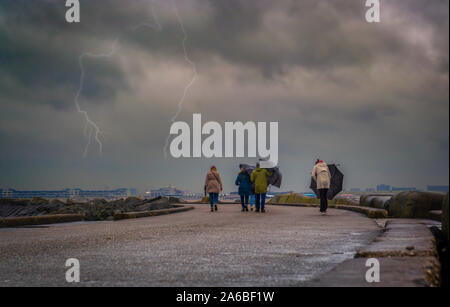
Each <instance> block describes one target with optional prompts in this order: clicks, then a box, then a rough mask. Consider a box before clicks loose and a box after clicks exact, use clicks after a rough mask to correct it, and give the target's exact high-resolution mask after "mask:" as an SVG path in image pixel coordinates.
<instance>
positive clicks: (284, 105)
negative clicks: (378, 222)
mask: <svg viewBox="0 0 450 307" xmlns="http://www.w3.org/2000/svg"><path fill="white" fill-rule="evenodd" d="M80 3H81V22H80V23H67V22H66V20H65V12H66V9H67V8H66V7H65V5H64V4H65V1H64V0H55V1H52V0H39V1H26V0H0V142H1V147H0V148H1V150H0V170H1V171H0V186H1V187H3V188H5V187H10V188H18V189H33V188H34V189H40V188H44V189H50V188H65V187H80V188H116V187H136V188H138V189H140V190H144V189H148V188H150V187H160V186H164V185H167V184H174V185H176V186H178V187H181V188H183V189H188V190H192V191H197V192H200V191H202V187H203V182H204V175H205V172H206V171H207V170H208V169H209V166H211V165H212V164H214V165H216V166H217V167H218V169H219V171H220V172H221V174H222V177H223V179H224V183H225V190H226V191H228V192H230V191H233V190H235V189H236V187H235V186H234V178H235V174H236V172H237V171H238V168H237V165H238V164H239V163H240V162H251V163H254V162H255V159H238V158H214V159H206V158H180V159H174V158H171V157H170V154H169V157H168V158H167V159H166V158H165V157H164V152H163V148H164V145H165V140H166V137H167V136H168V133H169V128H170V125H171V119H172V117H173V116H174V115H175V114H176V113H177V110H178V103H179V101H180V99H181V98H182V97H183V93H184V91H185V89H186V87H187V85H188V84H189V83H190V82H191V81H192V80H193V78H194V77H195V79H194V82H193V83H192V86H190V87H189V88H188V90H187V91H186V96H185V100H184V103H183V105H182V109H181V112H180V113H179V116H178V117H177V119H176V120H182V121H186V122H187V123H189V124H190V125H191V126H192V123H191V121H192V114H193V113H201V114H202V117H203V121H217V122H219V123H223V122H225V121H242V122H247V121H255V122H256V121H264V122H269V121H278V122H279V165H280V168H281V169H282V172H283V175H284V182H283V186H282V190H296V191H307V190H308V185H309V172H310V169H311V168H312V166H313V163H314V161H315V160H316V158H322V159H324V160H325V161H327V162H330V163H339V164H340V165H341V169H342V171H343V172H344V174H345V187H346V188H352V187H361V188H365V187H373V186H375V185H376V184H379V183H386V184H391V185H394V186H415V187H418V188H424V187H425V186H426V185H427V184H436V185H438V184H445V185H448V182H449V132H448V131H449V41H448V35H449V13H448V12H449V2H448V1H447V0H433V1H426V0H402V1H383V0H382V1H381V22H380V23H367V22H366V21H365V17H364V16H365V11H366V9H367V8H366V7H365V6H364V4H365V1H364V0H345V1H336V0H329V1H324V0H322V1H318V0H292V1H289V0H281V1H269V0H258V1H257V0H248V1H237V0H183V1H181V0H155V1H149V0H132V1H131V0H130V1H124V0H108V1H107V0H104V1H101V0H99V1H88V0H84V1H83V0H81V1H80ZM177 14H178V17H179V18H177ZM183 30H184V31H183ZM183 42H184V43H185V48H186V52H187V56H188V58H186V57H185V54H184V50H183ZM82 54H91V55H100V54H103V55H108V56H102V57H92V56H84V57H82V61H81V62H82V67H80V55H82ZM190 61H192V62H190ZM192 63H194V64H195V69H196V75H194V74H193V66H192ZM81 68H83V71H84V74H83V77H84V78H83V86H82V87H81V90H80V95H79V97H78V102H79V106H80V108H81V110H84V111H86V112H87V114H88V116H89V118H90V120H92V121H93V122H94V123H95V124H96V126H97V127H98V128H99V129H100V130H101V134H100V135H99V139H100V141H101V142H102V145H103V146H102V154H101V155H100V152H99V146H98V144H97V143H96V141H95V138H93V137H94V136H95V133H94V132H95V131H94V130H95V129H93V126H92V125H86V120H85V117H84V115H83V114H82V113H79V112H78V111H77V106H76V103H75V97H76V94H77V91H78V90H79V89H80V76H81V72H82V71H81ZM89 135H91V138H89ZM89 142H90V143H89ZM87 144H89V146H88V147H87V151H86V155H84V152H85V149H86V146H87Z"/></svg>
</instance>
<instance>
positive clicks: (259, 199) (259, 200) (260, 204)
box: [255, 193, 266, 210]
mask: <svg viewBox="0 0 450 307" xmlns="http://www.w3.org/2000/svg"><path fill="white" fill-rule="evenodd" d="M265 204H266V193H261V194H256V202H255V207H256V210H259V209H261V210H264V205H265Z"/></svg>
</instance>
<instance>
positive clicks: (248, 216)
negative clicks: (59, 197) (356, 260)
mask: <svg viewBox="0 0 450 307" xmlns="http://www.w3.org/2000/svg"><path fill="white" fill-rule="evenodd" d="M193 206H194V207H195V209H194V210H191V211H188V212H182V213H176V214H171V215H165V216H156V217H148V218H139V219H131V220H122V221H115V222H77V223H70V224H54V225H48V226H45V227H42V226H35V227H33V228H4V229H0V286H18V285H22V286H42V285H45V286H50V285H52V286H69V285H72V284H69V283H67V282H66V281H65V271H66V268H65V261H66V259H68V258H77V259H78V260H79V261H80V266H81V282H80V283H79V284H78V285H81V286H83V285H84V286H113V285H114V286H299V285H305V283H308V282H309V281H311V280H312V279H314V278H315V277H318V276H321V275H322V274H323V273H325V272H328V271H331V270H332V269H333V268H335V267H336V266H337V265H338V264H340V263H343V262H344V261H346V260H348V259H352V258H353V257H354V255H355V253H356V252H357V251H358V250H360V249H362V248H363V247H365V246H367V245H368V244H369V243H370V242H372V241H373V240H374V239H375V238H376V237H377V236H378V235H379V234H380V233H381V230H380V227H379V226H377V224H376V223H375V221H374V220H372V219H368V218H366V217H365V216H363V215H361V214H358V213H354V212H350V211H345V210H335V209H330V210H329V215H327V216H320V215H319V214H318V210H317V209H316V208H295V207H281V206H268V208H267V213H265V214H262V213H254V212H244V213H242V212H240V208H239V205H237V204H236V205H220V206H219V211H218V212H214V213H212V212H210V211H209V206H208V205H193ZM361 269H363V270H364V269H366V268H365V266H364V264H362V267H361Z"/></svg>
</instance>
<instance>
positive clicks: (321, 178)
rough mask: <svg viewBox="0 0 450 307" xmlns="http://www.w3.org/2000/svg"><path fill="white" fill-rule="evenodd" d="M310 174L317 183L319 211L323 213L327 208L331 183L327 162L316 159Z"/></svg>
mask: <svg viewBox="0 0 450 307" xmlns="http://www.w3.org/2000/svg"><path fill="white" fill-rule="evenodd" d="M311 176H312V178H313V179H314V181H315V182H316V184H317V189H318V190H319V195H320V212H321V213H322V215H324V214H325V213H326V212H327V208H328V200H327V193H328V189H329V188H330V183H331V174H330V170H329V169H328V166H327V164H326V163H325V162H324V161H323V160H319V159H317V161H316V165H314V167H313V169H312V172H311Z"/></svg>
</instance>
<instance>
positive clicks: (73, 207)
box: [0, 196, 182, 221]
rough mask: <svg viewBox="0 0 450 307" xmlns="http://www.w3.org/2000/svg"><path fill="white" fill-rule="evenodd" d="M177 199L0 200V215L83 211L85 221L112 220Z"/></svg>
mask: <svg viewBox="0 0 450 307" xmlns="http://www.w3.org/2000/svg"><path fill="white" fill-rule="evenodd" d="M181 202H182V201H181V200H180V199H178V198H176V197H161V196H159V197H155V198H152V199H140V198H137V197H128V198H126V199H123V198H122V199H118V200H113V201H107V200H105V199H94V200H91V201H89V202H76V201H73V200H70V199H69V200H67V201H66V202H62V201H60V200H57V199H53V200H47V199H43V198H33V199H31V200H29V199H0V217H14V216H40V215H46V214H71V213H77V214H84V216H85V219H86V220H88V221H99V220H112V219H113V218H114V214H115V213H123V212H140V211H150V210H158V209H168V208H173V207H174V205H173V204H176V203H181Z"/></svg>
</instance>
